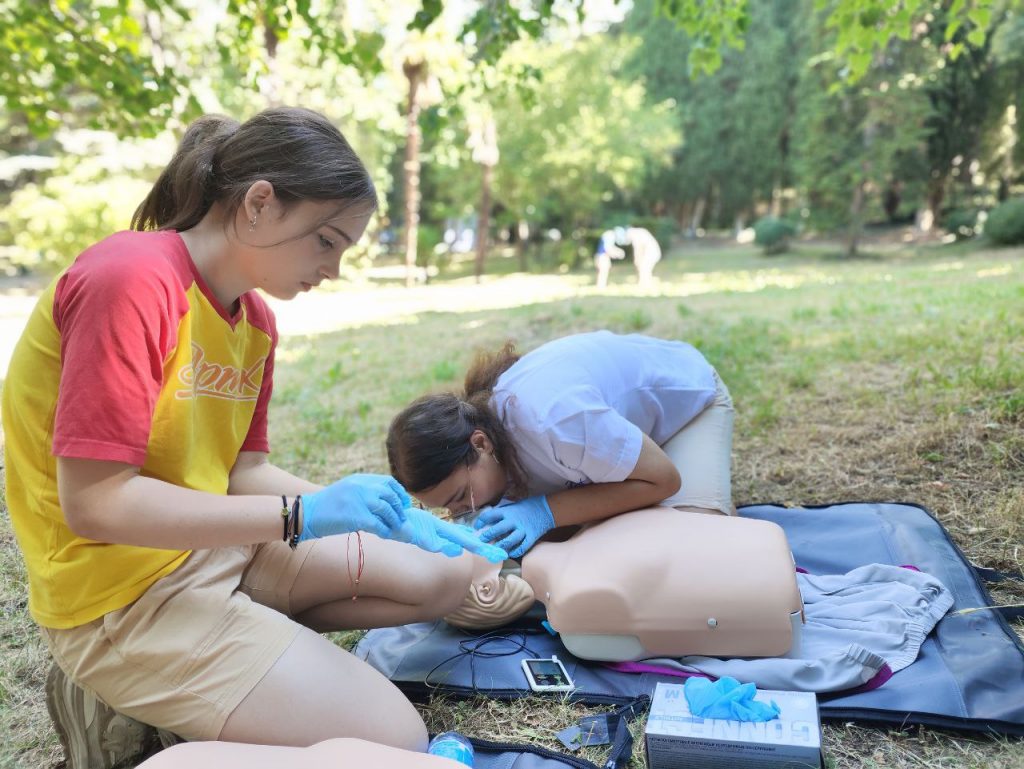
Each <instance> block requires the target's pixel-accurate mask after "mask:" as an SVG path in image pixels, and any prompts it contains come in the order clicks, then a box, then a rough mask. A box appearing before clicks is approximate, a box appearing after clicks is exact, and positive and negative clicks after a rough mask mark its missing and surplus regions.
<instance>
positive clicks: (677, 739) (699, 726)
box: [644, 683, 822, 769]
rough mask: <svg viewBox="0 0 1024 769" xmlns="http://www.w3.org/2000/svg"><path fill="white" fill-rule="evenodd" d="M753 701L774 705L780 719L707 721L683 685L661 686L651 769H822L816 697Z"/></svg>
mask: <svg viewBox="0 0 1024 769" xmlns="http://www.w3.org/2000/svg"><path fill="white" fill-rule="evenodd" d="M753 701H754V703H764V706H765V708H770V707H771V704H772V703H774V704H775V705H776V706H778V711H779V713H778V717H776V718H771V719H769V720H761V721H750V720H745V721H737V720H730V719H725V718H701V717H700V716H696V715H694V714H693V713H692V712H691V711H690V705H689V703H688V702H687V698H686V694H685V693H684V687H683V684H665V683H659V684H658V686H657V688H656V689H655V691H654V697H653V698H652V700H651V712H650V714H649V715H648V717H647V726H646V729H645V731H644V736H645V742H646V745H647V762H648V765H649V766H650V769H690V767H693V769H725V768H726V767H728V769H806V768H807V767H810V768H811V769H820V767H821V765H822V763H821V722H820V720H819V719H818V701H817V698H816V697H815V696H814V694H813V693H811V692H784V691H774V690H773V691H769V690H757V691H756V693H755V694H754V695H753Z"/></svg>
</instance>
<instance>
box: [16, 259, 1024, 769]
mask: <svg viewBox="0 0 1024 769" xmlns="http://www.w3.org/2000/svg"><path fill="white" fill-rule="evenodd" d="M494 262H495V264H494V267H495V268H496V271H497V273H498V274H496V275H493V276H489V277H488V278H487V279H486V280H485V282H484V283H483V284H482V285H481V286H479V287H478V286H477V285H476V284H475V283H474V282H473V281H472V279H471V278H470V277H468V275H466V274H464V273H459V272H458V271H456V273H455V274H454V275H452V276H449V277H447V278H446V279H444V280H441V281H436V282H434V283H432V284H431V285H429V286H424V287H418V288H415V289H411V290H406V289H399V288H396V287H394V286H383V287H382V286H378V287H376V288H366V287H364V288H362V289H359V290H358V291H357V290H356V289H355V288H352V287H344V286H342V287H340V288H338V289H337V290H336V291H334V292H332V293H331V294H330V295H329V302H331V303H333V306H336V307H339V308H341V307H346V306H349V305H350V304H351V303H353V302H356V301H360V302H363V303H365V304H366V306H367V307H371V306H376V307H378V308H379V307H383V306H388V303H389V302H390V303H393V305H394V307H395V311H394V312H388V313H383V314H382V313H380V312H378V313H371V312H369V311H368V312H366V313H364V314H363V317H364V318H365V320H364V321H359V320H358V318H357V319H355V320H349V321H346V322H345V323H343V324H342V323H339V324H336V325H346V326H347V327H346V328H344V329H342V330H336V331H332V332H327V333H320V334H317V335H315V336H314V335H308V336H303V335H301V334H296V335H291V336H284V337H282V342H281V347H280V352H279V357H278V364H277V370H276V391H275V400H274V403H273V406H272V410H271V440H272V444H273V446H274V460H275V462H277V463H278V464H280V465H282V466H284V467H286V468H288V469H290V470H292V471H293V472H297V473H299V474H306V475H307V476H308V477H310V478H312V479H314V480H318V481H322V482H327V481H330V480H332V479H334V478H336V477H338V476H341V475H343V474H346V473H350V472H355V471H384V470H385V469H386V461H385V457H384V451H383V439H384V433H385V430H386V428H387V424H388V422H389V420H390V418H391V416H392V415H393V414H394V413H395V412H396V411H397V410H398V409H399V408H401V407H402V406H404V405H405V404H406V403H407V402H408V401H409V400H411V399H412V398H414V397H416V396H418V395H420V394H422V393H423V392H425V391H428V390H438V389H448V388H452V389H454V388H458V387H459V384H460V374H461V373H462V372H463V371H464V370H465V367H466V364H467V363H468V361H469V359H470V357H471V355H472V353H473V352H474V351H475V350H476V349H477V348H480V347H484V348H494V347H496V346H498V345H499V344H500V343H502V342H503V341H504V340H506V339H507V338H513V339H515V340H517V342H518V343H519V345H520V347H521V349H523V350H526V349H530V348H532V347H534V346H536V345H539V344H541V343H542V342H545V341H547V340H549V339H552V338H554V337H558V336H562V335H564V334H569V333H573V332H576V331H584V330H592V329H597V328H608V329H611V330H614V331H620V332H634V331H638V332H643V333H646V334H650V335H653V336H659V337H666V338H676V339H684V340H687V341H690V342H692V343H693V344H695V345H696V346H697V347H698V348H699V349H700V350H701V351H702V352H703V353H704V354H705V355H706V356H707V358H708V359H709V360H710V361H711V362H712V364H713V365H715V366H716V368H717V369H718V371H719V372H720V373H721V375H722V377H723V379H724V380H725V382H726V383H727V384H728V386H729V388H730V390H731V392H732V396H733V399H734V401H735V403H736V416H737V419H736V434H735V448H734V497H735V499H736V502H737V504H745V503H752V502H787V503H795V504H815V503H828V502H836V501H846V500H889V501H906V502H916V503H919V504H922V505H924V506H926V507H928V508H929V509H931V510H932V511H933V512H935V513H936V514H937V515H938V516H939V518H940V520H941V521H942V522H943V524H944V525H945V526H946V528H947V529H948V530H949V531H950V532H951V534H952V536H953V538H954V540H955V541H956V542H957V544H958V545H959V546H960V547H961V548H962V549H963V550H964V552H965V553H966V554H967V556H968V557H969V558H970V559H971V560H972V561H974V562H975V563H978V564H981V565H984V566H990V567H994V568H998V569H1002V570H1006V571H1017V572H1021V571H1024V546H1022V542H1024V387H1022V384H1024V250H1022V249H1011V250H998V251H995V250H992V251H989V250H981V249H978V248H975V247H970V246H961V245H954V246H943V247H938V246H936V247H929V248H921V249H912V248H902V249H901V248H894V249H890V250H888V251H886V252H884V253H882V254H879V255H876V256H872V257H869V258H862V259H857V260H853V261H843V260H840V259H838V258H834V257H831V256H829V255H827V254H824V253H822V252H821V251H820V250H815V249H812V248H811V247H804V249H803V250H800V251H798V252H796V253H794V254H790V255H784V256H780V257H773V258H765V257H762V256H760V255H758V253H757V252H756V251H755V250H753V249H752V248H746V247H721V248H708V247H701V248H696V247H687V248H683V249H678V250H675V251H673V252H671V253H670V254H669V255H668V257H667V258H666V259H665V260H664V261H663V262H662V264H660V265H659V267H658V270H657V275H658V276H659V283H658V285H657V286H656V288H655V289H653V290H652V291H650V292H648V293H641V292H639V291H638V290H637V289H636V286H635V283H634V281H633V279H632V276H631V275H630V274H629V273H630V271H629V267H628V265H625V264H622V263H616V265H615V266H614V267H613V270H612V285H611V286H610V287H609V289H608V290H607V291H605V292H603V293H598V292H597V291H595V290H594V289H593V288H592V287H591V283H592V280H593V276H592V274H591V273H590V272H589V271H585V272H579V273H565V274H560V275H544V276H542V275H522V274H512V273H511V272H510V270H511V265H512V264H513V263H514V260H512V259H507V260H506V259H498V260H494ZM464 269H467V268H464ZM502 273H504V274H502ZM282 311H283V308H282ZM339 314H343V313H341V311H340V310H339ZM286 320H287V318H285V317H284V316H283V315H282V327H284V325H285V321H286ZM295 328H300V326H299V325H298V324H296V326H295ZM994 597H995V599H996V600H997V601H999V602H1003V603H1021V602H1024V590H1020V589H1017V590H1016V592H1015V591H1014V589H1012V588H1006V589H1001V590H999V591H996V592H995V593H994ZM0 607H2V615H0V636H2V642H3V660H2V665H0V767H3V766H8V765H12V766H26V767H47V766H50V765H52V764H53V763H55V762H56V761H57V760H59V758H60V756H59V753H60V751H59V747H58V746H57V744H56V738H55V736H54V734H53V732H52V730H51V728H50V726H49V723H48V718H47V716H46V710H45V706H44V702H43V693H42V683H43V680H44V677H45V673H46V669H47V664H48V663H47V656H46V653H45V651H44V649H43V647H42V646H41V644H40V642H39V641H38V639H37V635H36V632H35V630H34V628H33V626H32V624H31V622H30V621H29V619H28V615H27V612H26V608H25V607H26V590H25V586H24V575H23V570H22V565H21V561H20V556H19V555H18V552H17V549H16V547H15V544H14V542H13V538H12V535H11V532H10V526H9V521H8V519H7V517H6V516H3V517H2V518H0ZM1017 630H1018V632H1020V633H1022V634H1024V626H1022V625H1021V624H1019V623H1018V625H1017ZM355 637H356V634H353V633H349V634H338V635H337V636H336V639H337V640H338V642H339V643H343V644H351V643H352V642H353V641H354V639H355ZM583 712H588V711H587V709H584V708H581V707H578V706H569V705H560V704H552V703H551V702H548V701H538V700H533V699H529V700H524V701H521V702H517V703H513V704H507V703H495V702H491V701H487V700H478V701H474V702H453V701H446V700H436V701H435V702H433V703H432V704H431V705H430V706H429V707H428V708H425V709H424V716H425V717H426V719H427V721H428V726H430V727H431V730H432V731H439V730H441V729H445V728H453V727H454V728H458V729H460V730H462V731H465V732H467V733H469V734H472V735H476V736H481V737H485V738H491V739H501V740H509V741H531V742H537V743H539V744H543V745H545V746H548V747H552V748H555V749H559V748H560V745H559V743H558V742H557V741H556V740H555V738H554V736H553V735H554V732H556V731H558V730H560V729H562V728H564V727H565V726H567V725H569V724H570V723H571V722H572V721H573V720H575V718H577V717H578V716H579V715H580V714H581V713H583ZM638 743H639V741H638ZM825 751H826V756H827V761H828V766H831V767H837V768H839V767H841V768H843V769H845V768H846V767H883V766H884V767H903V766H906V767H921V766H924V767H968V768H969V767H979V768H980V767H986V768H995V767H1002V768H1007V767H1024V746H1022V744H1021V743H1020V742H1019V741H1008V740H1001V739H994V738H986V737H981V736H964V735H954V734H945V733H941V732H935V731H932V730H925V729H921V730H915V731H912V732H908V733H895V732H893V733H887V732H885V731H881V730H876V729H866V728H861V727H858V726H853V725H849V724H846V725H842V724H840V725H832V724H830V725H826V727H825ZM642 753H643V751H642V748H640V749H637V750H636V752H635V756H634V760H633V763H632V766H634V767H644V766H645V765H646V764H645V763H644V758H643V755H642ZM586 757H588V758H590V759H591V760H593V761H596V762H598V763H603V757H604V749H601V748H598V749H594V750H593V752H591V753H590V754H589V755H587V756H586Z"/></svg>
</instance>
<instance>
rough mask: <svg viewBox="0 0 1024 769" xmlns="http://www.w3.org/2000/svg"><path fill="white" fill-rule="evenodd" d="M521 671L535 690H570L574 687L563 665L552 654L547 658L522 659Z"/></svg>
mask: <svg viewBox="0 0 1024 769" xmlns="http://www.w3.org/2000/svg"><path fill="white" fill-rule="evenodd" d="M523 672H524V673H525V674H526V680H527V681H529V682H530V688H531V689H533V691H535V692H571V691H572V690H573V689H574V688H575V685H574V684H573V682H572V679H571V678H569V673H568V672H567V671H566V669H565V665H563V664H562V662H561V660H559V659H558V657H556V656H555V655H553V654H552V655H551V657H550V658H547V659H529V660H523Z"/></svg>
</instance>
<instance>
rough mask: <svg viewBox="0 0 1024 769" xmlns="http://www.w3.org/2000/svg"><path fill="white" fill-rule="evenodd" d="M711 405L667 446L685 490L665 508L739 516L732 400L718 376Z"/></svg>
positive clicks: (681, 488)
mask: <svg viewBox="0 0 1024 769" xmlns="http://www.w3.org/2000/svg"><path fill="white" fill-rule="evenodd" d="M715 386H716V393H715V399H714V401H712V403H711V405H710V406H708V407H707V408H706V409H704V411H702V412H701V413H700V414H698V415H697V417H696V418H695V419H693V420H692V421H691V422H689V424H687V425H685V426H684V427H683V429H682V430H680V431H679V432H677V433H676V434H675V435H673V436H672V437H671V438H669V439H668V440H667V441H665V443H664V444H662V446H661V449H662V451H664V452H665V453H666V454H667V455H668V458H669V459H670V460H672V464H673V465H675V467H676V469H677V470H678V471H679V476H680V477H681V478H682V481H683V483H682V486H680V488H679V491H678V492H676V493H675V494H673V495H672V496H671V497H669V498H668V499H666V500H665V501H664V502H662V503H661V504H663V505H667V506H669V507H699V508H703V509H706V510H718V511H720V512H723V513H725V514H726V515H735V514H736V507H735V505H733V502H732V427H733V420H734V418H735V412H734V411H733V407H732V398H731V397H730V395H729V390H728V388H727V387H726V386H725V383H724V382H723V381H722V379H721V377H719V376H718V373H717V372H716V373H715Z"/></svg>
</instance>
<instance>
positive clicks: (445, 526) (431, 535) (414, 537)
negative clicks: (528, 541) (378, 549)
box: [391, 508, 508, 563]
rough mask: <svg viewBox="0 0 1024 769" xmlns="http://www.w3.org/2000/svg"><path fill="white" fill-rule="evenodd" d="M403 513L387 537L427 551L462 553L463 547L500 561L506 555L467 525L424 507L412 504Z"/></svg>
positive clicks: (492, 560)
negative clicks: (449, 520)
mask: <svg viewBox="0 0 1024 769" xmlns="http://www.w3.org/2000/svg"><path fill="white" fill-rule="evenodd" d="M405 516H406V517H405V522H404V523H403V524H402V525H401V527H399V528H398V529H397V530H395V531H394V532H392V534H391V539H395V540H398V541H399V542H408V543H409V544H410V545H416V546H417V547H421V548H423V549H424V550H428V551H430V552H431V553H444V554H445V555H447V556H449V557H451V558H454V557H455V556H458V555H462V551H463V549H465V550H468V551H469V552H471V553H476V554H477V555H480V556H483V557H484V558H486V559H487V560H488V561H490V562H491V563H501V562H502V561H504V560H505V559H506V558H508V553H506V552H505V551H504V550H502V549H501V548H498V547H495V546H494V545H488V544H485V543H484V542H482V541H481V540H480V538H479V537H477V536H476V534H474V533H473V530H472V529H471V528H469V527H468V526H460V525H459V524H457V523H450V522H448V521H442V520H441V519H440V518H438V517H436V516H434V515H431V514H430V512H428V511H427V510H417V509H416V508H410V509H409V510H406V511H405Z"/></svg>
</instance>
